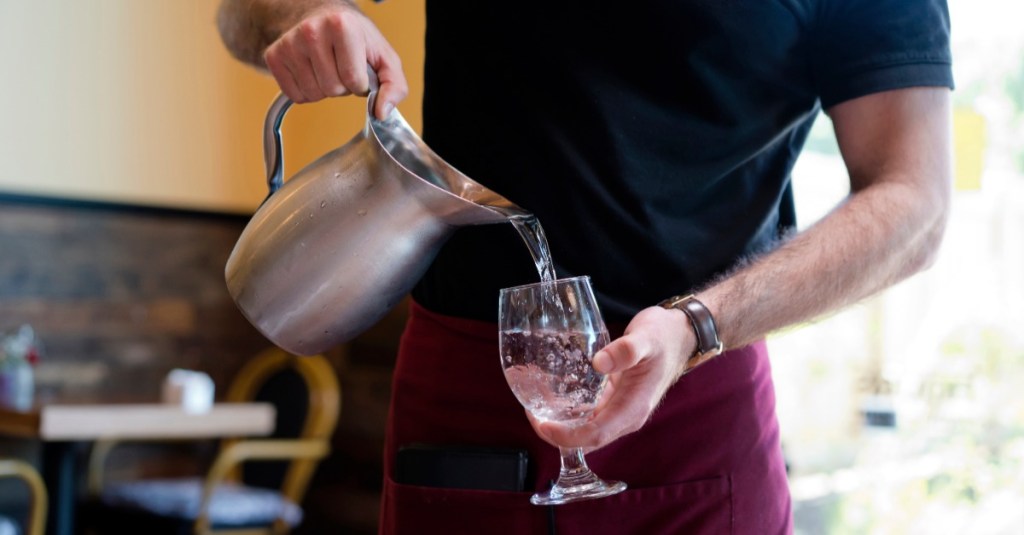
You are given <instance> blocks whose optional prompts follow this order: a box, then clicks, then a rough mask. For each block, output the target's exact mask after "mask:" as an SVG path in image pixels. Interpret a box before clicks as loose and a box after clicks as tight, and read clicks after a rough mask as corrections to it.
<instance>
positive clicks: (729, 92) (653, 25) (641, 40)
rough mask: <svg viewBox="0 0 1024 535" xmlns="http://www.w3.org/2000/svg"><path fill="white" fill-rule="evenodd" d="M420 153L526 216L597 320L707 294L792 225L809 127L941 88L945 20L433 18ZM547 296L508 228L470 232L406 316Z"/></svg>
mask: <svg viewBox="0 0 1024 535" xmlns="http://www.w3.org/2000/svg"><path fill="white" fill-rule="evenodd" d="M426 50H427V56H426V80H425V82H426V93H425V96H424V139H425V141H426V142H427V144H428V145H429V146H430V147H431V148H432V149H433V150H435V151H436V152H437V153H438V154H440V155H441V157H442V158H444V159H445V160H446V161H448V162H449V163H450V164H452V165H453V166H454V167H456V168H458V169H459V170H460V171H462V172H464V173H465V174H466V175H468V176H470V177H471V178H473V179H474V180H476V181H478V182H480V183H482V184H484V185H486V186H487V187H489V188H491V189H493V190H494V191H496V192H498V193H499V194H501V195H503V196H505V197H507V198H508V199H509V200H511V201H512V202H514V203H517V204H519V205H520V206H522V207H523V208H525V209H527V210H529V211H531V212H533V213H535V214H536V215H537V216H538V218H539V219H540V222H541V224H542V225H543V226H544V229H545V231H546V233H547V236H548V241H549V244H550V246H551V251H552V256H553V258H554V261H555V264H556V269H557V273H558V275H559V276H570V275H590V276H591V278H592V279H593V283H594V289H595V292H596V293H597V295H598V300H599V302H600V304H601V307H602V310H603V312H604V313H605V317H606V319H608V320H611V321H627V320H628V319H630V318H631V317H632V316H633V315H634V314H635V313H636V312H637V311H638V310H640V309H642V308H644V307H647V306H650V305H653V304H655V303H657V302H658V301H660V300H662V299H664V298H666V297H668V296H670V295H673V294H677V293H684V292H687V291H688V290H691V289H694V288H695V287H697V286H700V285H702V284H704V283H706V282H707V281H708V280H709V279H710V278H712V277H713V276H714V275H715V274H717V273H720V272H721V271H723V270H726V269H728V268H729V267H730V266H732V265H734V264H735V263H736V261H737V260H738V259H740V258H742V257H743V256H745V255H749V254H752V253H755V252H757V251H759V250H761V249H764V248H765V247H768V246H770V244H771V243H773V241H775V240H776V239H777V238H778V237H779V235H780V233H782V232H784V231H785V230H786V229H787V228H790V227H792V226H793V225H794V224H795V221H794V213H793V206H792V202H793V201H792V194H791V191H790V171H791V169H792V167H793V163H794V161H795V160H796V157H797V155H798V153H799V151H800V149H801V148H802V146H803V143H804V140H805V139H806V136H807V132H808V130H809V129H810V127H811V124H812V123H813V121H814V118H815V117H816V116H817V114H818V112H819V110H820V109H821V108H822V107H824V108H826V109H827V108H828V107H829V106H831V105H833V104H836V103H839V102H842V101H844V100H848V99H851V98H855V97H858V96H863V95H866V94H869V93H873V92H878V91H884V90H890V89H897V88H903V87H910V86H948V87H952V74H951V69H950V62H951V59H950V53H949V18H948V12H947V9H946V3H945V1H944V0H675V1H667V0H647V1H644V0H638V1H636V2H591V1H587V2H584V1H578V0H577V1H555V2H541V3H536V4H522V3H511V4H509V3H505V2H486V1H480V0H440V1H438V0H431V1H429V2H428V5H427V36H426ZM537 280H538V275H537V271H536V269H535V267H534V264H533V261H532V260H531V258H530V255H529V252H528V250H527V248H526V247H525V245H524V243H523V241H522V240H521V239H520V238H519V236H518V235H517V234H516V232H515V230H514V229H513V228H512V226H511V225H501V224H498V225H483V226H477V227H465V228H462V229H460V230H459V231H457V232H456V233H455V234H454V235H453V237H452V238H451V239H450V240H449V241H448V242H447V243H446V244H445V246H444V247H443V248H442V250H441V252H440V253H439V255H438V257H437V258H436V260H435V261H434V263H433V265H432V266H431V268H430V269H429V270H428V272H427V273H426V275H425V276H424V278H423V279H422V280H421V281H420V283H419V284H418V285H417V287H416V288H415V290H414V291H413V296H414V298H415V299H416V300H417V301H418V302H420V303H421V304H423V305H424V306H426V307H427V308H430V309H432V310H434V311H436V312H440V313H442V314H448V315H454V316H461V317H469V318H476V319H483V320H492V321H493V320H495V319H496V317H497V302H498V300H497V297H498V290H499V289H500V288H502V287H507V286H513V285H516V284H523V283H528V282H536V281H537Z"/></svg>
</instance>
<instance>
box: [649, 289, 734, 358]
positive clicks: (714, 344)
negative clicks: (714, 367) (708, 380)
mask: <svg viewBox="0 0 1024 535" xmlns="http://www.w3.org/2000/svg"><path fill="white" fill-rule="evenodd" d="M658 304H659V305H661V306H662V307H664V308H676V309H679V310H682V311H683V312H684V313H685V314H686V316H687V317H689V318H690V325H691V326H693V332H694V334H696V335H697V353H696V354H694V355H693V356H692V357H690V358H689V360H688V361H687V362H688V363H689V362H691V361H692V362H693V366H696V365H698V364H700V363H702V362H704V361H706V360H708V359H710V358H711V357H714V356H716V355H719V354H720V353H721V352H722V349H723V348H724V346H723V344H722V340H720V339H719V338H718V326H717V325H716V324H715V318H714V316H712V315H711V311H710V310H708V307H706V306H704V303H701V302H700V301H698V300H697V298H696V297H695V296H694V295H693V294H690V295H677V296H674V297H669V298H668V299H666V300H664V301H662V302H661V303H658ZM693 366H690V365H689V364H688V365H687V368H688V369H689V368H693Z"/></svg>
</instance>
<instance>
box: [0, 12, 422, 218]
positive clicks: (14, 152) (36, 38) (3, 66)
mask: <svg viewBox="0 0 1024 535" xmlns="http://www.w3.org/2000/svg"><path fill="white" fill-rule="evenodd" d="M423 1H424V0H391V1H390V2H385V3H383V4H379V5H378V4H373V3H370V2H364V3H363V4H362V5H363V8H364V10H365V11H366V12H367V13H368V14H369V15H370V17H371V18H373V19H374V20H375V21H376V22H377V24H378V25H379V26H380V27H381V30H382V31H383V32H384V34H385V35H386V36H387V37H388V38H389V40H390V41H391V43H392V44H393V45H394V46H395V48H396V49H397V50H398V52H399V54H400V55H401V57H402V59H403V64H404V66H405V71H406V76H407V77H408V78H409V82H410V86H411V92H410V96H409V99H408V100H406V101H405V102H403V103H402V104H401V105H400V106H399V109H400V110H401V111H402V113H403V115H405V116H406V118H407V119H408V120H409V122H410V123H411V124H412V125H413V126H414V127H415V128H417V129H418V128H419V125H420V101H421V97H422V83H421V82H422V78H423V74H422V65H423V46H422V43H423V26H424V22H423V18H424V15H423V13H424V4H423ZM217 4H218V2H217V0H191V1H186V0H173V1H150V0H93V1H90V2H80V1H76V0H32V1H0V72H2V73H3V74H2V75H0V193H2V192H7V193H20V194H30V195H44V196H55V197H62V198H75V199H96V200H107V201H115V202H128V203H137V204H143V205H155V206H173V207H181V208H191V209H200V210H215V211H227V212H242V213H244V212H250V211H252V210H253V209H254V208H255V207H256V206H257V205H258V204H259V202H260V201H261V200H262V199H263V197H264V196H265V195H266V189H265V185H264V183H265V173H264V170H263V155H262V150H263V149H262V145H261V130H262V123H263V119H264V114H265V113H266V109H267V106H268V105H269V104H270V102H271V100H273V98H274V96H275V95H276V94H277V91H278V90H277V86H276V85H275V84H274V82H273V79H271V78H270V77H269V76H267V75H265V74H262V73H259V72H257V71H256V70H255V69H252V68H249V67H247V66H245V65H242V64H241V63H239V62H237V61H235V60H234V59H233V58H231V57H230V56H229V55H228V53H227V52H226V51H225V49H224V47H223V45H222V44H221V42H220V38H219V36H218V35H217V31H216V27H215V24H214V17H215V12H216V9H217ZM364 110H365V100H364V99H362V98H345V99H336V100H335V101H333V102H327V103H317V104H309V105H304V106H296V107H293V108H292V110H291V111H290V112H289V113H288V116H287V117H286V118H285V121H284V127H283V129H282V130H283V135H284V140H285V147H286V154H285V176H286V177H287V176H290V175H291V174H292V173H294V172H295V171H297V170H298V169H299V168H300V167H301V166H302V165H304V164H305V163H308V162H309V161H311V160H313V159H314V158H315V157H317V156H319V155H320V154H323V153H324V152H326V151H328V150H330V149H332V148H334V147H336V146H338V145H341V144H342V143H344V142H345V141H347V140H348V139H349V138H351V137H352V136H353V135H355V133H356V132H357V131H358V130H359V129H360V128H361V127H362V122H363V116H364Z"/></svg>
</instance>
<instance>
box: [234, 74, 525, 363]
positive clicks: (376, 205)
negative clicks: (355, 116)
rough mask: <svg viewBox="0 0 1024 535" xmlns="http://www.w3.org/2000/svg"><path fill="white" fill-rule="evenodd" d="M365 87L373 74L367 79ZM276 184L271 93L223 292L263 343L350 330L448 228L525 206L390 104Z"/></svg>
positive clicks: (315, 349)
mask: <svg viewBox="0 0 1024 535" xmlns="http://www.w3.org/2000/svg"><path fill="white" fill-rule="evenodd" d="M371 78H373V80H371V82H372V84H373V85H374V86H375V85H376V79H375V78H376V77H371ZM371 88H372V89H373V91H371V93H370V97H369V99H367V114H366V125H365V127H364V128H363V130H362V132H360V133H359V134H357V135H356V136H355V137H354V138H353V139H352V140H351V141H349V142H348V143H347V144H345V145H343V146H341V147H339V148H337V149H334V150H332V151H331V152H328V153H327V154H325V155H323V156H322V157H320V158H319V159H318V160H316V161H315V162H313V163H311V164H310V165H308V166H306V167H305V168H304V169H302V170H301V171H300V172H299V173H297V174H296V175H295V176H293V177H292V178H291V179H289V180H288V181H287V182H285V181H283V180H282V176H283V172H282V168H283V160H282V158H283V155H282V152H281V121H282V119H283V118H284V115H285V113H286V112H287V111H288V108H289V107H290V106H291V101H290V100H289V99H288V98H287V97H286V96H284V95H280V96H278V97H277V99H276V100H274V102H273V104H272V105H271V106H270V109H269V111H268V112H267V118H266V122H265V123H264V132H263V133H264V157H265V162H266V167H267V182H268V186H269V188H270V194H269V195H268V197H267V199H266V200H265V201H264V202H263V205H262V206H260V208H259V209H258V210H257V211H256V213H255V214H254V215H253V217H252V219H251V220H250V221H249V223H248V225H247V226H246V227H245V229H244V231H243V232H242V234H241V236H240V237H239V239H238V242H237V243H236V244H235V248H234V250H233V251H232V253H231V256H230V258H229V259H228V262H227V266H226V268H225V279H226V281H227V287H228V291H229V292H230V294H231V297H232V298H233V299H234V301H235V303H236V304H237V305H238V307H239V308H240V309H241V311H242V313H243V314H244V315H245V317H246V318H247V319H248V320H249V321H250V322H251V323H252V324H253V325H254V326H255V327H256V328H257V329H258V330H259V331H260V332H261V333H262V334H263V335H264V336H266V337H267V339H269V340H270V341H271V342H272V343H274V344H275V345H277V346H279V347H281V348H282V349H285V350H287V351H290V352H293V353H296V354H300V355H310V354H314V353H319V352H321V351H323V350H325V349H328V348H330V347H332V346H334V345H337V344H340V343H343V342H346V341H348V340H350V339H352V338H354V337H355V336H357V335H359V334H360V333H362V332H363V331H365V330H366V329H368V328H369V327H371V326H372V325H373V324H374V323H376V322H377V321H378V320H380V319H381V317H383V316H384V314H386V313H387V312H388V311H389V310H390V309H391V308H392V307H394V306H395V305H396V304H397V303H398V302H399V301H400V300H401V299H402V298H403V297H404V296H405V295H406V294H408V292H409V291H410V290H411V289H412V286H413V285H414V284H415V283H416V282H417V281H418V280H419V279H420V278H421V277H422V276H423V273H424V272H425V271H426V269H427V267H428V265H429V264H430V262H431V261H432V260H433V258H434V256H435V255H436V254H437V251H438V249H439V248H440V247H441V245H442V244H443V243H444V242H445V240H447V238H448V237H449V236H450V235H451V234H452V232H454V231H455V230H456V229H457V228H458V227H460V226H463V225H477V224H484V223H501V222H506V221H508V220H509V219H510V218H512V217H528V216H529V213H528V212H526V211H524V210H523V209H521V208H519V207H518V206H516V205H515V204H513V203H511V202H509V201H508V200H507V199H505V198H504V197H502V196H500V195H498V194H497V193H495V192H493V191H491V190H489V189H487V188H485V187H483V186H481V185H480V184H478V183H476V182H474V181H473V180H471V179H470V178H469V177H467V176H465V175H463V174H462V173H460V172H459V171H458V170H456V169H455V168H453V167H451V166H450V165H448V164H447V163H445V162H444V161H443V160H442V159H441V158H440V157H439V156H438V155H437V154H435V153H434V152H433V151H432V150H430V148H429V147H427V145H426V144H425V143H424V142H423V141H422V140H421V139H420V138H419V136H417V135H416V133H415V132H414V131H413V130H412V128H410V127H409V125H408V123H406V122H405V120H404V119H403V118H402V116H401V114H399V112H398V110H397V109H396V110H394V111H392V113H391V115H390V116H389V117H388V118H387V119H386V120H383V121H381V120H378V119H376V118H375V117H374V115H373V109H374V100H375V99H376V91H375V89H376V87H373V86H371Z"/></svg>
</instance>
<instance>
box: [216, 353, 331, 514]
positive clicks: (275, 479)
mask: <svg viewBox="0 0 1024 535" xmlns="http://www.w3.org/2000/svg"><path fill="white" fill-rule="evenodd" d="M225 398H226V401H228V402H246V401H266V402H269V403H272V404H273V405H274V406H275V408H276V409H277V421H276V424H275V426H274V433H273V438H275V439H285V440H287V439H300V440H322V441H324V442H325V443H327V442H329V441H330V437H331V435H332V433H333V432H334V429H335V427H336V425H337V422H338V415H339V413H340V411H341V387H340V386H339V384H338V379H337V376H336V373H335V371H334V368H333V367H332V366H331V365H330V363H329V362H328V361H327V359H326V358H325V357H324V356H323V355H313V356H308V357H306V356H298V355H293V354H290V353H288V352H286V351H284V350H282V349H279V348H276V347H275V348H270V349H267V350H264V351H263V352H261V353H259V354H258V355H256V357H254V358H253V359H251V360H250V361H249V362H247V363H246V364H245V366H243V367H242V369H241V370H239V372H238V374H237V375H236V377H235V380H234V381H233V382H232V383H231V385H230V387H229V388H228V391H227V393H226V396H225ZM231 442H235V441H230V442H226V443H225V446H227V445H228V444H230V443H231ZM317 463H318V461H316V460H312V459H294V460H289V461H281V462H261V463H251V464H247V465H245V466H244V467H243V468H242V473H241V479H242V480H243V481H244V482H245V483H246V484H249V485H253V486H261V487H268V488H276V489H280V491H281V493H282V494H283V495H284V496H285V497H287V498H288V499H290V500H292V501H293V502H295V503H300V502H301V500H302V497H303V495H304V494H305V492H306V489H307V487H308V485H309V481H310V479H311V477H312V475H313V471H314V470H315V468H316V465H317Z"/></svg>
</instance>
